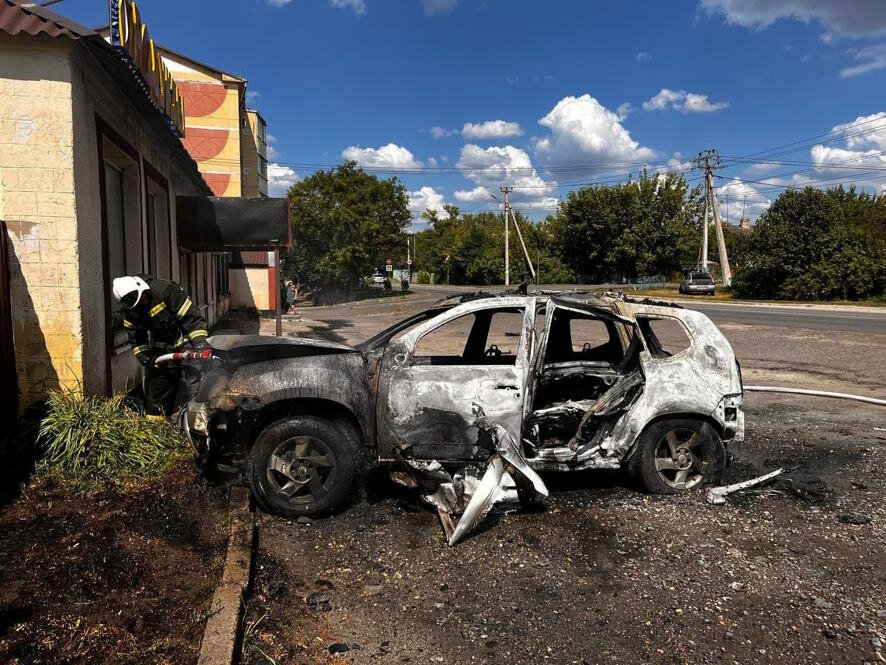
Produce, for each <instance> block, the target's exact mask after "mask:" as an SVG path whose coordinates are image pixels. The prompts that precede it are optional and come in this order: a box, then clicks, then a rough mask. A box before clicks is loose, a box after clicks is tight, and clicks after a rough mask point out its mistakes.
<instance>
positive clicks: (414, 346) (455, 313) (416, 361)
mask: <svg viewBox="0 0 886 665" xmlns="http://www.w3.org/2000/svg"><path fill="white" fill-rule="evenodd" d="M528 307H529V304H528V303H522V304H504V303H501V304H496V305H495V306H491V307H481V308H472V309H467V310H459V308H457V307H456V308H454V309H452V310H450V311H449V312H448V314H450V315H451V316H447V317H446V319H445V320H444V321H440V322H438V323H437V325H435V326H433V327H431V328H429V329H427V330H421V331H419V330H418V329H415V330H413V331H410V332H412V333H417V337H416V338H415V340H414V341H413V342H412V343H411V345H410V349H409V360H410V363H411V364H412V365H414V366H420V367H517V366H519V365H520V354H521V350H522V349H523V348H524V345H525V344H526V343H527V341H526V315H527V311H528ZM496 312H505V313H512V314H517V313H520V314H522V316H523V319H522V323H521V325H520V338H519V340H517V348H516V351H515V352H514V354H513V355H514V362H513V363H478V362H470V361H468V359H466V358H464V355H463V354H464V352H465V351H466V350H467V346H468V343H469V342H470V338H471V335H472V334H473V331H474V326H476V325H477V324H478V323H479V321H480V319H479V315H482V314H484V313H489V324H490V327H489V328H487V330H486V340H485V343H488V342H489V332H490V330H491V325H492V320H493V318H494V316H495V314H496ZM466 316H473V317H474V321H473V323H472V324H471V327H470V331H469V332H468V335H467V337H466V339H465V347H464V349H463V350H462V354H461V355H460V356H419V355H417V354H416V352H417V351H418V348H419V345H420V344H421V342H422V340H423V339H424V338H425V337H427V336H428V335H431V334H433V333H434V332H436V331H437V330H439V329H441V328H443V327H444V326H447V325H449V324H450V323H453V322H455V321H457V320H458V319H461V318H463V317H466ZM456 357H460V358H461V360H462V362H451V363H434V362H432V361H430V359H431V358H456ZM484 357H485V356H484ZM426 360H427V362H426Z"/></svg>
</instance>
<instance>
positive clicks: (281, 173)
mask: <svg viewBox="0 0 886 665" xmlns="http://www.w3.org/2000/svg"><path fill="white" fill-rule="evenodd" d="M296 182H298V174H297V173H296V172H295V171H293V170H292V169H291V168H290V167H288V166H283V165H281V164H277V163H274V162H271V163H270V164H268V195H269V196H274V197H279V196H286V192H287V191H289V188H290V187H292V186H293V185H294V184H295V183H296Z"/></svg>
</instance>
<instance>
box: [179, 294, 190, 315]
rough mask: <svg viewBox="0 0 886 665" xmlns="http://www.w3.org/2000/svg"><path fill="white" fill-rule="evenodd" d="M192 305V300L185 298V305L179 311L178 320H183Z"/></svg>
mask: <svg viewBox="0 0 886 665" xmlns="http://www.w3.org/2000/svg"><path fill="white" fill-rule="evenodd" d="M192 304H193V303H191V299H190V298H185V304H184V305H182V306H181V307H180V308H179V310H178V315H177V316H178V318H182V317H183V316H184V315H185V314H187V313H188V310H189V309H191V305H192Z"/></svg>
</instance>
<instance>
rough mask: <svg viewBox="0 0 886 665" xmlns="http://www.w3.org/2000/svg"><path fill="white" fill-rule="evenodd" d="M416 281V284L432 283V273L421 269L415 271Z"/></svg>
mask: <svg viewBox="0 0 886 665" xmlns="http://www.w3.org/2000/svg"><path fill="white" fill-rule="evenodd" d="M415 283H416V284H430V283H431V273H429V272H428V271H427V270H419V271H418V272H417V273H415Z"/></svg>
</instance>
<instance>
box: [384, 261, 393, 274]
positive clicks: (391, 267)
mask: <svg viewBox="0 0 886 665" xmlns="http://www.w3.org/2000/svg"><path fill="white" fill-rule="evenodd" d="M385 270H387V271H388V272H394V266H392V265H391V264H390V263H389V264H388V265H386V266H385Z"/></svg>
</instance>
